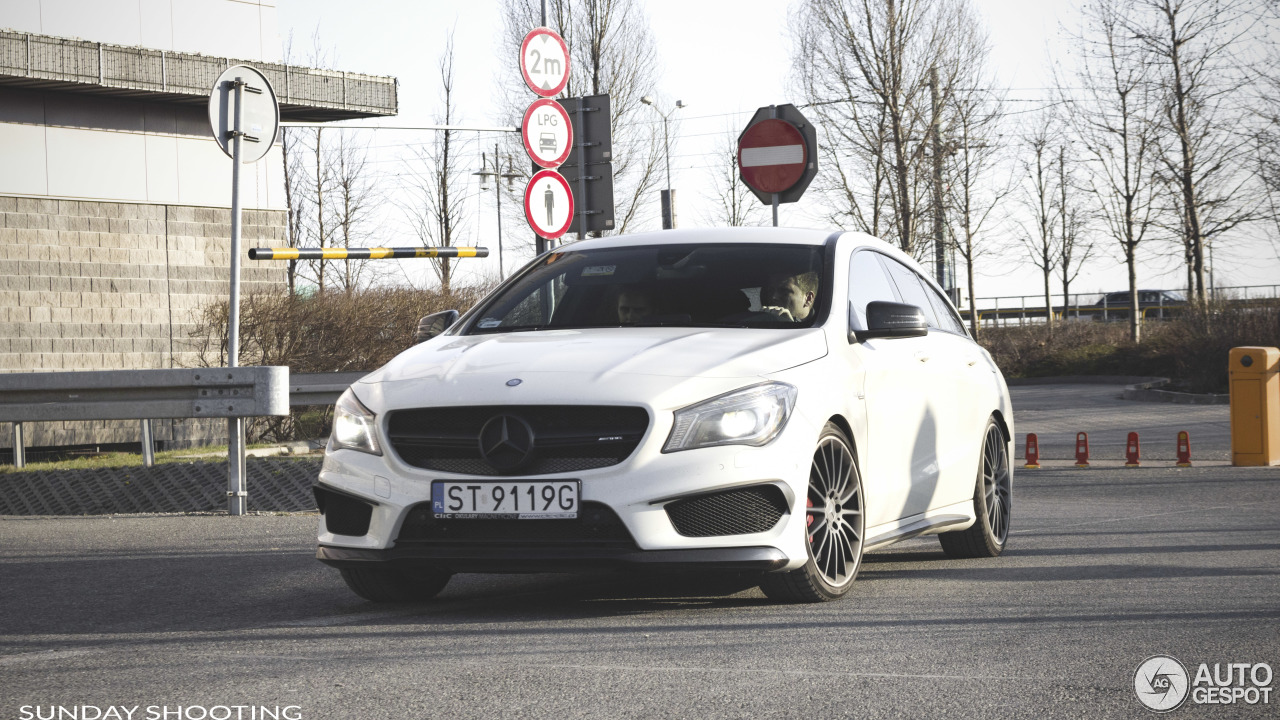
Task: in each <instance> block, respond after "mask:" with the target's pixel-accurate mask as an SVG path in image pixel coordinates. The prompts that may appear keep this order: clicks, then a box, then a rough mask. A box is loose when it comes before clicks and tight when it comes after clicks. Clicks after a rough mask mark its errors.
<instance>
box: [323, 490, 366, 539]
mask: <svg viewBox="0 0 1280 720" xmlns="http://www.w3.org/2000/svg"><path fill="white" fill-rule="evenodd" d="M311 489H312V490H313V491H314V492H315V494H316V506H317V507H319V508H320V514H321V515H323V516H324V526H325V527H326V528H328V530H329V532H331V533H334V534H337V535H354V536H356V537H360V536H362V535H368V534H369V521H370V520H371V519H372V518H373V505H371V504H369V503H367V502H365V501H363V500H359V499H357V498H354V497H351V496H350V495H344V494H342V493H337V492H334V491H332V490H328V489H326V488H322V487H320V486H319V485H316V486H314V487H312V488H311Z"/></svg>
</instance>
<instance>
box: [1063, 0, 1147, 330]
mask: <svg viewBox="0 0 1280 720" xmlns="http://www.w3.org/2000/svg"><path fill="white" fill-rule="evenodd" d="M1127 11H1128V4H1127V3H1123V2H1121V1H1120V0H1100V1H1099V2H1097V3H1095V4H1091V5H1089V6H1087V7H1086V9H1085V32H1084V34H1083V35H1082V36H1080V37H1078V38H1076V44H1077V46H1078V47H1079V49H1080V51H1081V55H1082V58H1081V66H1080V69H1079V71H1078V73H1077V76H1076V79H1075V82H1076V83H1077V84H1078V85H1079V87H1080V88H1081V89H1080V90H1079V92H1078V95H1077V96H1074V97H1072V98H1071V100H1072V102H1071V108H1070V109H1071V112H1069V113H1067V116H1068V117H1069V118H1070V121H1071V123H1072V126H1073V129H1074V131H1075V135H1076V137H1078V138H1080V140H1081V142H1082V144H1083V145H1084V148H1085V152H1086V154H1087V156H1088V158H1089V165H1088V170H1089V177H1088V179H1087V183H1088V187H1089V191H1090V193H1091V194H1092V195H1093V196H1094V197H1095V198H1096V200H1097V210H1098V216H1099V217H1100V219H1101V220H1102V222H1103V226H1104V227H1105V228H1106V230H1107V233H1108V234H1109V235H1110V236H1111V238H1112V239H1114V240H1115V241H1116V242H1117V243H1118V244H1119V245H1120V250H1121V252H1122V253H1123V256H1124V261H1125V265H1126V266H1127V268H1128V276H1129V307H1130V308H1132V309H1133V311H1132V312H1130V313H1129V338H1130V340H1132V341H1133V342H1138V341H1139V340H1140V339H1141V326H1140V323H1141V313H1140V312H1138V307H1139V306H1138V271H1137V252H1138V246H1139V245H1140V244H1141V243H1142V242H1143V240H1145V239H1146V238H1147V231H1148V230H1150V229H1151V227H1152V225H1153V223H1154V221H1155V217H1154V212H1155V209H1156V197H1155V196H1156V193H1157V192H1158V187H1157V185H1156V183H1155V181H1154V179H1153V172H1152V171H1153V165H1154V164H1155V162H1157V160H1156V153H1157V151H1158V147H1157V145H1156V138H1155V126H1154V124H1155V118H1154V114H1155V111H1156V103H1155V102H1154V98H1153V97H1152V92H1151V85H1150V83H1149V81H1148V80H1149V74H1150V72H1151V70H1150V64H1149V62H1148V57H1147V55H1148V53H1147V51H1146V49H1145V48H1143V47H1142V46H1141V45H1140V44H1138V43H1135V42H1132V41H1131V40H1130V38H1129V37H1128V35H1127V34H1126V32H1125V30H1124V27H1123V22H1124V13H1126V12H1127ZM1059 92H1060V93H1061V94H1063V95H1064V96H1067V95H1068V94H1069V92H1070V91H1068V90H1065V89H1060V90H1059Z"/></svg>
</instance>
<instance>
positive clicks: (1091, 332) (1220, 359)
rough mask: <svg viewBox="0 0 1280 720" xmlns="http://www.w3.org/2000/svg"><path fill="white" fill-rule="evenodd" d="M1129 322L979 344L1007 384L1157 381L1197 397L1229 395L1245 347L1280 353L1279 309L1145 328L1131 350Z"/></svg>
mask: <svg viewBox="0 0 1280 720" xmlns="http://www.w3.org/2000/svg"><path fill="white" fill-rule="evenodd" d="M1128 338H1129V326H1128V323H1127V322H1106V323H1104V322H1089V321H1079V322H1077V321H1070V322H1059V323H1058V324H1057V325H1055V327H1054V328H1053V330H1052V331H1050V330H1049V329H1048V328H1046V327H1045V326H1043V325H1034V326H1025V327H1010V328H984V329H983V330H982V332H981V333H980V336H979V341H980V342H981V343H982V345H983V347H985V348H987V350H989V351H990V352H991V355H992V357H994V358H995V360H996V364H998V365H999V366H1000V368H1001V369H1002V370H1003V371H1004V373H1005V375H1006V376H1007V377H1049V376H1054V375H1153V376H1160V377H1169V378H1174V379H1175V380H1177V381H1178V383H1179V385H1180V386H1182V387H1183V388H1185V389H1186V390H1188V391H1190V392H1219V393H1221V392H1226V391H1227V357H1228V353H1229V351H1230V350H1231V348H1233V347H1239V346H1242V345H1263V346H1271V347H1275V346H1280V301H1275V300H1271V301H1265V302H1255V303H1251V304H1249V305H1242V304H1234V303H1219V304H1215V305H1213V306H1211V307H1210V308H1209V309H1208V311H1207V312H1204V313H1196V312H1187V313H1186V314H1185V315H1182V316H1180V317H1177V318H1174V319H1171V320H1166V321H1154V320H1149V321H1147V322H1145V323H1144V324H1143V326H1142V342H1141V343H1137V344H1135V343H1132V342H1129V339H1128Z"/></svg>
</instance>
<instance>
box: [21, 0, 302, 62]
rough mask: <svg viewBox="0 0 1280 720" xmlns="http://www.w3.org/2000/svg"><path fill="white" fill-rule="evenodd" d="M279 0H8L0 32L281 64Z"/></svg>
mask: <svg viewBox="0 0 1280 720" xmlns="http://www.w3.org/2000/svg"><path fill="white" fill-rule="evenodd" d="M275 5H276V4H275V0H3V2H0V28H6V29H10V30H17V31H19V32H29V33H40V34H43V35H56V36H59V37H70V38H81V39H83V40H93V41H96V42H105V43H115V44H117V45H138V46H141V47H146V48H152V49H154V50H177V51H181V52H198V53H204V54H206V55H214V56H217V57H234V58H243V59H247V60H266V61H269V62H277V61H279V60H280V59H281V53H282V49H281V48H282V46H281V43H280V35H279V31H278V30H277V25H276V6H275Z"/></svg>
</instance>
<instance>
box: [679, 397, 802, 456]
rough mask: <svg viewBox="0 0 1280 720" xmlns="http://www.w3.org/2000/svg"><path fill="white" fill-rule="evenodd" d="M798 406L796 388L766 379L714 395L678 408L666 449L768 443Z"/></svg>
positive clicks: (757, 445)
mask: <svg viewBox="0 0 1280 720" xmlns="http://www.w3.org/2000/svg"><path fill="white" fill-rule="evenodd" d="M795 406H796V389H795V387H794V386H792V385H787V384H786V383H778V382H774V383H764V384H762V385H753V386H751V387H748V388H743V389H741V390H735V391H733V392H731V393H727V394H724V395H721V396H720V397H715V398H711V399H710V400H706V401H704V402H700V403H698V404H697V405H690V406H689V407H687V408H683V409H681V410H677V411H676V421H675V425H673V426H672V428H671V437H669V438H667V444H666V445H665V446H663V448H662V452H675V451H677V450H692V449H693V448H701V447H711V446H713V445H754V446H756V447H759V446H761V445H765V444H767V443H768V442H769V441H771V440H773V439H774V438H775V437H777V436H778V433H780V432H782V428H783V427H785V426H786V424H787V418H789V417H791V410H792V408H794V407H795Z"/></svg>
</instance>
